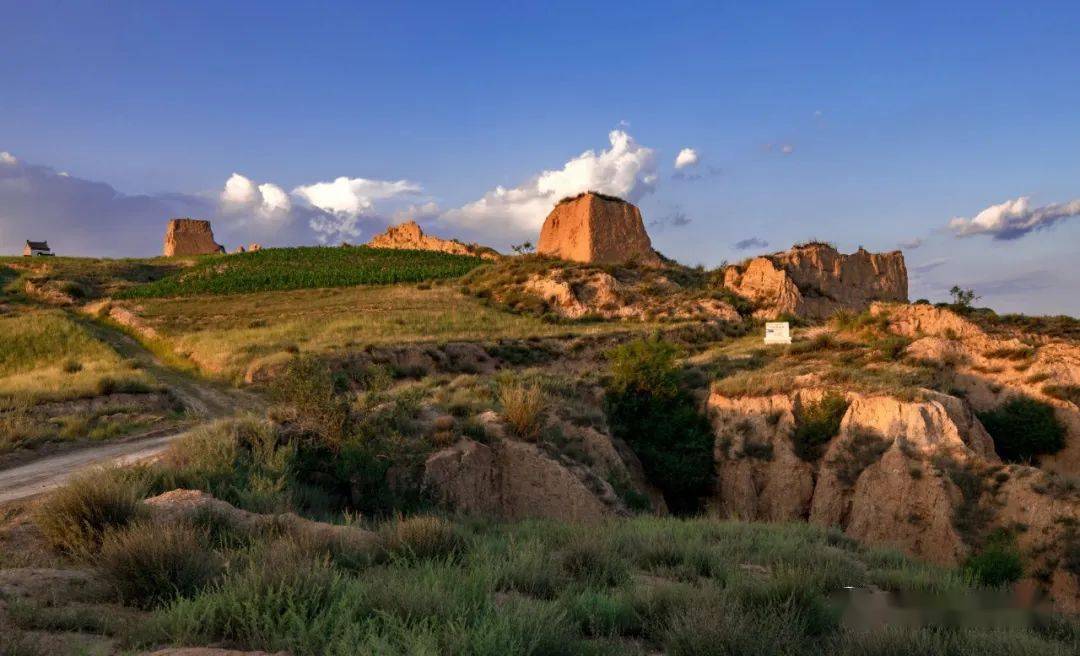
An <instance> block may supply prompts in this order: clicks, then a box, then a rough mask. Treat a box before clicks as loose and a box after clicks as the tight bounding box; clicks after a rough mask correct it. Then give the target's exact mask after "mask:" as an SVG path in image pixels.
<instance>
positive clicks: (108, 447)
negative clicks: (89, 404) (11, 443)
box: [0, 429, 188, 504]
mask: <svg viewBox="0 0 1080 656" xmlns="http://www.w3.org/2000/svg"><path fill="white" fill-rule="evenodd" d="M187 432H188V429H184V430H180V431H176V432H169V433H166V434H164V435H157V436H155V437H147V438H141V439H135V440H129V441H121V442H112V443H107V444H100V445H97V446H93V447H86V448H83V449H78V450H75V451H69V452H66V453H60V454H57V455H53V456H47V457H45V458H42V459H40V460H35V461H33V462H29V463H26V464H23V465H19V466H16V467H12V468H10V469H4V470H0V504H4V503H8V502H10V501H17V500H19V499H25V498H27V497H32V496H34V495H36V494H41V493H42V492H47V491H48V490H51V489H53V488H55V487H58V486H60V485H63V483H64V481H66V480H67V479H69V478H70V477H71V476H72V475H73V474H75V473H77V472H79V471H83V470H85V469H89V468H91V467H97V466H102V465H110V464H116V465H124V464H131V463H135V462H139V461H140V460H147V459H149V458H152V457H154V456H156V455H158V454H159V453H161V452H162V451H164V450H165V448H166V447H167V446H168V445H169V442H171V441H173V440H175V439H177V438H180V437H183V436H184V435H186V434H187Z"/></svg>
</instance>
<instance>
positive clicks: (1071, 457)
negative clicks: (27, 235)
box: [870, 303, 1080, 476]
mask: <svg viewBox="0 0 1080 656" xmlns="http://www.w3.org/2000/svg"><path fill="white" fill-rule="evenodd" d="M870 313H871V314H872V315H873V316H876V317H880V318H881V319H883V320H885V321H886V322H887V326H888V328H887V329H888V330H889V331H890V332H893V333H896V334H898V335H903V336H904V337H907V338H909V339H912V340H913V341H912V343H911V344H910V345H909V346H908V347H907V350H906V354H907V355H908V357H910V358H912V359H914V360H918V361H923V362H931V363H938V364H939V365H940V366H942V367H944V368H945V369H946V370H947V371H948V374H949V376H950V379H951V385H952V387H954V388H955V389H957V390H961V391H962V392H963V393H964V397H965V400H966V401H967V403H969V404H970V405H971V406H972V407H974V408H975V409H976V410H978V411H988V410H992V409H994V408H996V407H997V406H999V405H1001V404H1002V403H1003V402H1005V401H1007V400H1009V399H1010V398H1012V397H1014V396H1018V395H1024V396H1029V397H1031V398H1035V399H1038V400H1040V401H1042V402H1044V403H1048V404H1050V405H1052V406H1054V414H1055V415H1056V416H1057V418H1058V420H1059V421H1060V422H1061V424H1062V425H1063V426H1064V427H1065V430H1066V439H1065V447H1064V448H1063V449H1062V450H1061V451H1059V452H1058V453H1055V454H1051V455H1046V456H1042V457H1041V458H1039V466H1040V467H1041V468H1043V469H1046V470H1048V471H1054V472H1057V473H1060V474H1064V475H1069V476H1077V475H1080V408H1078V407H1077V406H1076V404H1074V403H1072V402H1071V401H1069V400H1066V399H1063V398H1059V397H1058V396H1055V395H1053V394H1048V393H1047V391H1048V389H1049V390H1051V391H1052V390H1053V389H1055V388H1058V389H1061V388H1070V387H1073V386H1077V385H1080V346H1077V345H1076V344H1075V343H1074V342H1068V341H1053V340H1045V339H1044V340H1041V341H1035V340H1028V339H1027V338H1026V337H1025V341H1021V340H1020V339H1017V338H1014V337H999V336H997V335H992V334H989V333H987V332H986V331H984V330H983V329H982V328H980V327H979V326H978V325H976V324H975V323H974V322H973V321H971V320H969V319H967V318H965V317H963V316H961V315H959V314H957V313H955V312H953V311H952V310H949V309H947V308H939V307H935V306H933V305H926V304H917V305H907V304H897V303H875V304H874V305H873V306H872V307H871V308H870Z"/></svg>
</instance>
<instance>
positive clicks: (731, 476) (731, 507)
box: [707, 390, 1080, 608]
mask: <svg viewBox="0 0 1080 656" xmlns="http://www.w3.org/2000/svg"><path fill="white" fill-rule="evenodd" d="M820 394H821V392H820V391H817V390H800V391H797V392H793V393H791V394H779V395H774V396H768V397H748V398H731V397H726V396H722V395H720V394H717V393H713V394H712V395H711V396H710V398H709V400H708V404H707V405H708V409H709V413H710V417H711V420H712V422H713V426H714V429H715V434H716V442H715V444H716V447H715V460H716V484H715V490H714V493H713V496H712V498H711V500H710V509H711V512H712V513H713V514H716V515H719V516H723V517H737V518H742V519H750V520H767V521H788V520H799V519H802V520H806V521H811V522H814V523H818V524H822V525H825V526H836V527H839V528H840V529H842V530H843V531H844V532H845V533H846V534H847V535H849V536H850V537H852V538H855V539H858V540H860V541H863V542H866V543H868V544H872V545H880V546H886V547H891V548H896V549H899V550H902V551H904V552H906V553H908V554H910V555H913V556H917V557H919V558H923V559H927V560H931V561H934V562H938V563H941V564H945V565H956V564H958V563H961V562H963V560H964V559H965V558H966V557H967V556H968V555H969V554H970V553H972V552H973V551H975V550H977V549H979V548H980V545H981V544H982V540H983V539H985V536H986V535H988V534H989V533H990V531H992V530H994V529H996V528H1006V529H1010V530H1016V527H1022V529H1020V530H1019V531H1018V532H1017V533H1016V535H1017V540H1018V544H1019V546H1020V548H1021V551H1022V552H1023V554H1024V558H1025V563H1026V568H1027V570H1028V571H1030V572H1032V573H1036V572H1041V573H1042V574H1041V575H1044V579H1045V581H1046V582H1047V586H1046V587H1047V588H1048V589H1049V592H1050V594H1051V595H1052V596H1053V597H1054V600H1055V603H1057V604H1058V605H1059V606H1060V607H1062V608H1069V607H1080V596H1078V595H1077V590H1078V589H1080V588H1078V587H1077V578H1076V573H1075V572H1073V571H1072V570H1070V569H1069V567H1070V566H1067V565H1064V564H1063V563H1064V561H1065V560H1066V559H1065V558H1064V556H1063V553H1064V552H1065V550H1066V549H1068V548H1072V549H1076V548H1080V536H1077V535H1076V534H1075V532H1076V528H1075V527H1076V526H1077V525H1078V522H1080V493H1078V492H1076V490H1075V489H1073V488H1071V487H1070V486H1069V484H1068V483H1067V482H1066V481H1064V480H1063V479H1058V478H1055V477H1054V476H1052V475H1049V474H1046V473H1044V472H1042V471H1040V470H1038V469H1036V468H1034V467H1029V466H1024V465H1009V466H1004V465H1002V464H1001V462H1000V461H999V459H998V458H997V456H996V455H995V453H994V450H993V447H992V441H991V439H990V437H989V435H988V434H987V433H986V431H985V429H984V428H983V427H982V425H981V424H980V423H979V421H978V419H977V418H976V417H975V415H974V414H973V413H972V411H971V408H970V407H969V406H968V405H967V403H965V402H964V401H963V400H962V399H959V398H956V397H953V396H949V395H945V394H940V393H935V392H931V391H926V392H924V394H923V396H922V398H921V399H919V400H915V401H901V400H897V399H895V398H891V397H886V396H862V395H858V394H850V395H848V399H849V402H850V403H849V406H848V408H847V411H846V412H845V414H844V417H843V419H842V421H841V424H840V430H839V432H838V434H837V435H836V436H835V437H833V438H832V439H831V440H830V441H829V442H828V444H827V445H826V447H825V449H824V452H823V453H822V455H821V456H820V457H819V458H816V459H814V460H812V461H805V460H802V459H800V458H799V457H798V456H797V455H796V451H795V449H794V442H793V440H794V434H795V427H796V423H797V417H798V416H799V413H800V408H801V407H802V406H803V405H804V404H807V403H812V402H814V400H815V399H816V398H817V397H819V396H820ZM1069 544H1073V545H1075V546H1073V547H1068V546H1067V545H1069ZM1072 567H1075V565H1072Z"/></svg>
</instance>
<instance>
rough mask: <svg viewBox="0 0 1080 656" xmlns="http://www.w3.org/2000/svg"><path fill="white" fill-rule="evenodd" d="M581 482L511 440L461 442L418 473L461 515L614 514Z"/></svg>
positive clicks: (583, 517) (581, 517)
mask: <svg viewBox="0 0 1080 656" xmlns="http://www.w3.org/2000/svg"><path fill="white" fill-rule="evenodd" d="M583 478H584V476H582V472H580V471H574V470H572V469H570V468H568V467H567V466H565V465H564V464H563V463H560V462H559V461H557V460H555V459H554V458H551V457H550V456H549V455H547V454H546V453H544V452H543V451H541V450H540V449H539V448H538V447H537V446H536V445H535V444H529V443H525V442H517V441H513V440H500V441H498V442H496V443H495V444H494V445H492V446H487V445H484V444H480V443H479V442H474V441H472V440H463V441H461V442H460V443H458V444H456V445H454V446H452V447H450V448H447V449H443V450H442V451H439V452H437V453H435V454H433V455H432V456H430V457H429V458H428V460H427V463H426V465H425V470H424V483H425V485H426V486H427V487H428V488H429V489H431V490H433V491H434V492H435V494H436V496H437V497H438V498H439V499H440V501H442V503H443V504H445V505H446V506H448V507H449V508H452V509H453V510H455V511H457V512H460V513H464V514H476V515H483V516H488V517H499V518H501V519H507V520H516V519H525V518H530V517H543V518H548V519H560V520H565V521H579V522H580V521H598V520H600V519H602V518H604V517H608V516H612V515H614V514H615V513H614V512H613V509H612V508H611V507H609V505H608V504H607V503H605V502H604V501H603V500H601V498H600V497H599V496H598V495H597V493H596V492H594V491H593V490H592V489H590V488H589V487H588V486H587V485H586V483H585V481H584V480H583ZM608 492H609V496H610V497H613V496H614V492H613V491H610V490H608ZM610 500H611V499H609V501H610Z"/></svg>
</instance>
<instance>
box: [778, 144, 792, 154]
mask: <svg viewBox="0 0 1080 656" xmlns="http://www.w3.org/2000/svg"><path fill="white" fill-rule="evenodd" d="M780 152H781V153H783V154H785V155H790V154H791V153H793V152H795V146H792V145H791V144H783V145H781V146H780Z"/></svg>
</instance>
